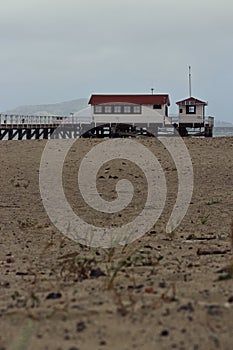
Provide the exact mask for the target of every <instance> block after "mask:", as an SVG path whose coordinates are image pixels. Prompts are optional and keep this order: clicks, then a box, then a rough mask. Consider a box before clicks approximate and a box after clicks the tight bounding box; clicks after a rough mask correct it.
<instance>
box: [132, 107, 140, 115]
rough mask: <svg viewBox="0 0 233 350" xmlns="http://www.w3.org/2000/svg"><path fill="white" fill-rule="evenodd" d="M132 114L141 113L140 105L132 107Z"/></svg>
mask: <svg viewBox="0 0 233 350" xmlns="http://www.w3.org/2000/svg"><path fill="white" fill-rule="evenodd" d="M133 113H134V114H140V113H141V106H140V105H136V106H133Z"/></svg>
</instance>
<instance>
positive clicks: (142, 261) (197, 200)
mask: <svg viewBox="0 0 233 350" xmlns="http://www.w3.org/2000/svg"><path fill="white" fill-rule="evenodd" d="M184 141H185V144H186V146H187V148H188V150H189V153H190V155H191V159H192V164H193V169H194V191H193V196H192V200H191V203H190V206H189V209H188V211H187V214H186V216H185V217H184V219H183V220H182V222H181V224H180V225H179V227H178V228H177V229H176V230H175V231H174V232H172V234H167V233H166V231H165V227H166V223H167V221H168V218H169V216H170V213H171V210H172V207H173V205H174V203H175V200H176V193H177V171H176V168H175V164H174V162H173V160H172V159H171V157H170V156H169V154H168V152H167V151H166V149H164V147H163V146H162V145H161V144H160V143H159V142H158V140H156V139H151V138H148V139H143V140H141V141H139V142H141V143H142V144H144V145H145V146H146V147H148V148H149V149H150V150H151V151H152V152H153V153H154V154H156V156H157V158H158V160H159V161H160V163H161V166H162V168H163V170H164V173H165V175H166V181H167V189H168V194H167V201H166V205H165V208H164V210H163V213H162V215H161V217H160V218H159V220H158V221H157V223H156V224H155V225H154V227H153V228H152V229H151V230H150V231H149V232H147V234H145V235H144V236H143V237H141V238H140V239H138V240H136V241H134V242H133V243H131V244H129V245H128V246H126V247H122V248H115V249H103V248H90V247H87V246H85V245H81V244H78V243H77V242H74V241H72V240H70V239H68V238H67V237H65V236H64V235H62V234H61V233H60V232H59V231H58V230H57V229H56V227H55V226H54V225H53V224H52V223H51V221H50V219H49V217H48V215H47V213H46V211H45V209H44V207H43V204H42V200H41V196H40V189H39V167H40V160H41V155H42V152H43V150H44V147H45V145H46V140H31V141H1V142H0V159H1V171H0V350H8V349H10V350H11V349H17V350H18V349H29V350H30V349H38V350H42V349H43V350H46V349H47V350H91V349H96V350H105V349H106V350H110V349H111V350H119V349H121V350H131V349H140V350H155V349H164V350H165V349H166V350H167V349H179V350H182V349H183V350H187V349H192V350H202V349H203V350H207V349H208V350H211V349H224V350H231V349H232V348H233V339H232V320H233V279H232V278H233V255H232V254H233V252H232V249H233V247H232V245H233V242H232V241H233V237H232V236H233V227H232V228H231V225H232V224H231V223H232V220H233V211H232V208H233V190H232V189H233V137H219V138H209V139H207V138H206V139H204V138H196V139H194V138H187V139H185V140H184ZM49 142H56V141H55V140H51V141H49ZM100 142H101V141H99V140H90V139H79V140H77V141H76V142H75V144H74V146H73V148H72V149H71V150H70V152H69V154H68V156H67V159H66V162H65V167H64V174H63V183H64V189H65V194H66V196H67V198H68V200H69V203H70V205H71V206H72V208H73V210H74V212H76V213H78V214H79V215H81V217H82V218H83V219H84V220H86V221H88V222H90V223H95V224H96V225H98V226H103V225H104V224H105V223H106V222H107V223H108V225H109V226H111V225H112V226H114V225H122V224H123V223H124V222H127V221H129V220H132V219H133V218H134V217H135V216H136V215H138V214H139V213H140V211H141V210H142V208H143V205H144V204H145V198H144V196H145V193H146V187H145V179H144V177H143V173H142V171H141V170H140V169H139V168H138V167H136V166H135V165H134V164H132V163H130V162H129V163H127V162H123V161H122V160H120V161H119V162H120V163H119V162H117V161H116V162H115V161H112V162H109V164H105V165H104V166H103V167H102V168H101V169H100V171H99V174H98V179H97V189H98V190H99V192H100V193H102V195H103V198H104V199H105V200H113V199H114V198H115V192H114V189H115V185H116V183H117V181H118V179H119V178H120V177H122V178H127V179H128V180H130V181H131V182H132V183H133V184H134V186H135V192H136V194H135V197H134V198H133V203H132V205H130V206H129V207H127V209H126V211H125V213H123V214H122V215H115V214H112V215H111V217H110V218H108V216H107V214H100V215H96V213H95V212H94V211H93V210H90V208H88V206H87V205H86V204H85V203H84V201H83V199H82V197H81V195H80V193H79V191H78V186H77V168H78V166H79V165H80V161H81V159H82V158H83V157H84V155H85V154H86V153H87V152H88V150H90V149H91V148H92V147H93V145H95V144H98V143H100Z"/></svg>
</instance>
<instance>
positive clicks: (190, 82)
mask: <svg viewBox="0 0 233 350" xmlns="http://www.w3.org/2000/svg"><path fill="white" fill-rule="evenodd" d="M191 78H192V75H191V66H189V97H191V96H192V81H191Z"/></svg>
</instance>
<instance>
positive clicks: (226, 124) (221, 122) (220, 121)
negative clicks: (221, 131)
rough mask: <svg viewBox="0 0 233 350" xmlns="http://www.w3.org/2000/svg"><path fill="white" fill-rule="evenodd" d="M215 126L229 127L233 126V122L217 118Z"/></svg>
mask: <svg viewBox="0 0 233 350" xmlns="http://www.w3.org/2000/svg"><path fill="white" fill-rule="evenodd" d="M214 126H216V127H217V128H218V127H221V128H227V127H233V124H232V123H230V122H224V121H222V120H215V121H214Z"/></svg>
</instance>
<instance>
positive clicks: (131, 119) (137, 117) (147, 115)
mask: <svg viewBox="0 0 233 350" xmlns="http://www.w3.org/2000/svg"><path fill="white" fill-rule="evenodd" d="M141 108H142V110H141V112H142V113H140V114H114V113H113V114H106V113H105V114H99V113H98V114H95V113H94V106H92V122H94V123H103V124H106V123H127V124H130V123H160V124H163V123H164V118H165V106H163V105H162V108H161V109H153V105H146V106H144V105H142V106H141Z"/></svg>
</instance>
